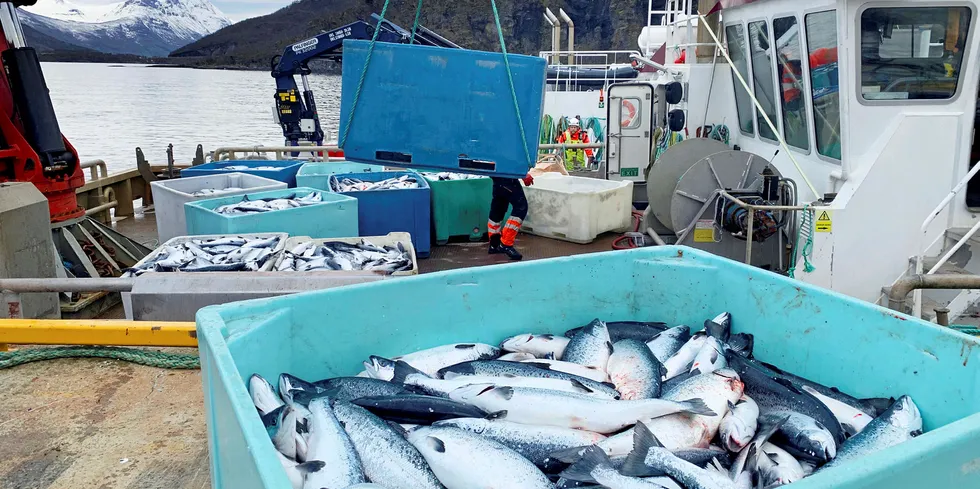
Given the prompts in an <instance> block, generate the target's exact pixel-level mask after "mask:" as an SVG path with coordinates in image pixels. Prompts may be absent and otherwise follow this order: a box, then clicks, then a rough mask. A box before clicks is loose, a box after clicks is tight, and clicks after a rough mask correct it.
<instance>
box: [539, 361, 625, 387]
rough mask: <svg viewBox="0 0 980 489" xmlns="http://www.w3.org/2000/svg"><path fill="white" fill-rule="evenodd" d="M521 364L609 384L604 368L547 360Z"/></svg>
mask: <svg viewBox="0 0 980 489" xmlns="http://www.w3.org/2000/svg"><path fill="white" fill-rule="evenodd" d="M521 362H522V363H527V364H530V365H534V366H535V367H538V368H543V369H545V370H552V371H555V372H565V373H566V374H571V375H576V376H579V377H585V378H586V379H591V380H594V381H596V382H609V374H608V373H606V369H604V368H598V367H589V366H586V365H579V364H577V363H572V362H563V361H561V360H548V359H546V358H538V359H536V360H521Z"/></svg>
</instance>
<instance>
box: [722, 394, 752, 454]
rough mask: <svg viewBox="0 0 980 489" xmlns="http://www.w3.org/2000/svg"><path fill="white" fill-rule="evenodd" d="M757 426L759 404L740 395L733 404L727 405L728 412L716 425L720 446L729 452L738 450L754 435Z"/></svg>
mask: <svg viewBox="0 0 980 489" xmlns="http://www.w3.org/2000/svg"><path fill="white" fill-rule="evenodd" d="M758 427H759V405H758V404H756V403H755V401H753V400H752V399H751V398H750V397H748V396H746V395H742V397H741V398H740V399H739V400H738V402H736V403H735V404H730V405H729V406H728V414H726V415H725V417H724V418H723V419H722V420H721V425H720V426H719V427H718V438H719V439H720V440H721V446H723V447H725V449H726V450H728V451H730V452H736V453H737V452H740V451H742V449H743V448H745V446H746V445H748V443H749V442H750V441H752V437H754V436H755V431H756V429H757V428H758Z"/></svg>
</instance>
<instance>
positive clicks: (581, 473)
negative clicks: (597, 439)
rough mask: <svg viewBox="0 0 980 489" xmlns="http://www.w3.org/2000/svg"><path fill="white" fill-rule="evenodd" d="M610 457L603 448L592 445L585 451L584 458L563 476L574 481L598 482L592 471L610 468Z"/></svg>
mask: <svg viewBox="0 0 980 489" xmlns="http://www.w3.org/2000/svg"><path fill="white" fill-rule="evenodd" d="M609 465H611V464H610V462H609V456H607V455H606V452H604V451H602V449H601V448H599V447H597V446H595V445H592V446H590V447H588V448H586V449H585V452H584V453H582V458H581V459H579V461H578V462H575V463H574V464H573V465H572V466H571V467H569V468H567V469H565V470H564V471H562V473H561V476H562V477H564V478H566V479H570V480H573V481H579V482H596V480H595V478H594V477H592V471H593V470H595V468H596V467H600V466H609Z"/></svg>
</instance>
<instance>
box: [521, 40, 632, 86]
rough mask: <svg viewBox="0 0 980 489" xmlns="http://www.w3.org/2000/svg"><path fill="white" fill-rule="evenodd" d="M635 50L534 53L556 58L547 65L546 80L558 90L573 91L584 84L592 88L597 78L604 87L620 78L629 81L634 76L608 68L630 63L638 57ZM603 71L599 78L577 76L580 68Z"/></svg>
mask: <svg viewBox="0 0 980 489" xmlns="http://www.w3.org/2000/svg"><path fill="white" fill-rule="evenodd" d="M639 54H640V52H639V51H636V50H619V51H541V52H539V53H538V56H539V57H541V58H544V59H549V60H557V61H558V63H557V64H551V65H549V66H548V68H551V69H549V73H548V75H547V82H548V84H550V85H555V86H557V87H559V88H561V89H562V90H566V91H567V90H576V89H578V87H579V85H586V82H588V86H589V88H595V85H596V82H597V81H599V80H601V81H602V86H603V87H606V86H608V85H609V84H611V83H615V82H617V81H622V80H631V79H633V78H634V77H625V76H617V75H616V73H615V71H611V73H612V74H611V75H610V68H615V67H628V66H634V65H633V64H632V60H633V57H634V56H638V55H639ZM590 69H592V70H606V73H605V75H604V76H603V78H588V79H586V78H582V77H580V76H579V75H580V74H581V73H582V72H583V70H590Z"/></svg>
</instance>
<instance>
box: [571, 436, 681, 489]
mask: <svg viewBox="0 0 980 489" xmlns="http://www.w3.org/2000/svg"><path fill="white" fill-rule="evenodd" d="M561 476H562V477H563V478H565V479H569V480H575V481H580V482H592V483H596V484H599V485H601V486H602V487H607V488H610V489H666V488H667V487H669V486H665V485H662V484H658V483H657V482H654V481H648V480H643V479H640V478H638V477H629V476H626V475H623V474H621V473H620V472H619V471H618V470H616V469H615V468H613V465H612V462H611V461H610V460H609V456H608V455H606V454H605V452H603V451H602V450H600V449H599V448H598V447H594V446H592V447H588V448H587V449H585V452H583V454H582V458H581V460H579V461H578V462H576V463H575V464H574V465H572V466H571V467H569V468H567V469H565V470H564V471H563V472H562V473H561Z"/></svg>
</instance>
